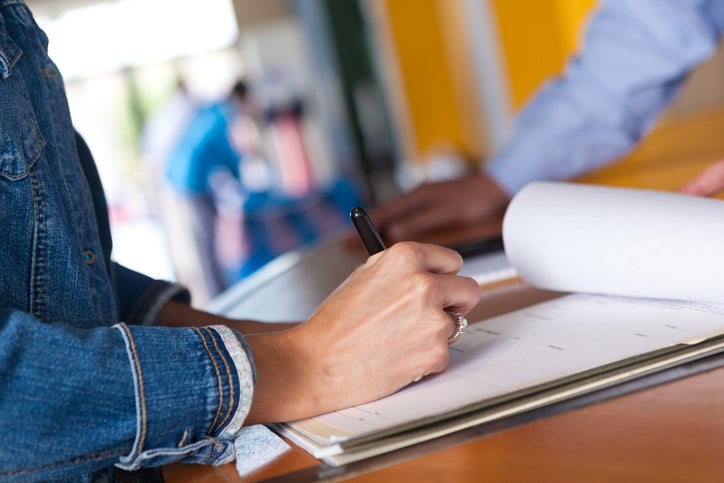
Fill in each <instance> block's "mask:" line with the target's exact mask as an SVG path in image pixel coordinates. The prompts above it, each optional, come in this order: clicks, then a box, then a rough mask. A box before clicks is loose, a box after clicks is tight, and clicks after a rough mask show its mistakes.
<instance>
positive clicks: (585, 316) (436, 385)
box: [291, 294, 724, 445]
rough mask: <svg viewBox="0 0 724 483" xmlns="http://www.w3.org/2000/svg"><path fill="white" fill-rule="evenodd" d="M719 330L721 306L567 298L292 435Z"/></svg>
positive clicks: (322, 434)
mask: <svg viewBox="0 0 724 483" xmlns="http://www.w3.org/2000/svg"><path fill="white" fill-rule="evenodd" d="M722 331H724V305H714V304H701V303H686V302H672V301H662V300H656V299H634V298H628V297H609V296H597V295H585V294H576V295H567V296H564V297H561V298H558V299H554V300H551V301H548V302H543V303H541V304H537V305H534V306H531V307H527V308H525V309H521V310H517V311H515V312H511V313H508V314H504V315H502V316H498V317H495V318H492V319H488V320H485V321H480V322H477V323H475V324H471V326H470V328H469V330H468V331H467V332H466V333H465V334H464V336H463V337H461V338H460V339H459V341H458V342H457V343H456V344H454V345H452V346H450V364H449V366H448V368H447V370H446V371H445V372H443V373H441V374H438V375H434V376H431V377H427V378H425V379H423V380H422V381H421V382H420V383H417V384H412V385H410V386H408V387H406V388H405V389H403V390H401V391H399V392H397V393H395V394H393V395H391V396H388V397H386V398H383V399H380V400H378V401H374V402H371V403H369V404H364V405H361V406H357V407H353V408H349V409H343V410H341V411H336V412H334V413H330V414H325V415H322V416H319V417H316V418H311V419H308V420H305V421H298V422H295V423H292V424H291V427H292V428H293V429H294V430H296V431H298V432H300V433H301V434H304V435H305V436H306V437H308V438H310V439H312V440H315V441H316V442H318V443H320V444H322V445H325V444H333V443H336V442H343V441H345V440H348V439H351V438H355V437H359V436H362V435H365V434H369V433H374V432H378V431H382V430H385V429H389V428H393V427H395V426H399V425H400V424H404V423H408V422H412V421H416V420H420V419H424V418H427V417H430V416H433V415H438V414H444V413H446V412H449V411H452V410H454V409H456V408H460V407H463V406H466V405H468V404H472V403H476V402H479V401H483V400H485V399H490V398H493V397H496V396H501V395H504V394H509V393H511V392H514V391H517V390H520V389H523V388H526V387H531V386H534V385H536V384H541V383H545V382H549V381H554V380H557V379H560V378H563V377H568V376H570V375H572V374H577V373H581V372H583V371H587V370H591V369H593V368H596V367H600V366H603V365H605V364H610V363H615V362H618V361H621V360H624V359H627V358H630V357H633V356H637V355H640V354H645V353H649V352H653V351H656V350H659V349H662V348H666V347H670V346H672V345H675V344H682V343H688V344H691V343H696V342H700V341H701V340H702V339H705V338H708V337H710V336H712V335H714V334H718V333H721V332H722Z"/></svg>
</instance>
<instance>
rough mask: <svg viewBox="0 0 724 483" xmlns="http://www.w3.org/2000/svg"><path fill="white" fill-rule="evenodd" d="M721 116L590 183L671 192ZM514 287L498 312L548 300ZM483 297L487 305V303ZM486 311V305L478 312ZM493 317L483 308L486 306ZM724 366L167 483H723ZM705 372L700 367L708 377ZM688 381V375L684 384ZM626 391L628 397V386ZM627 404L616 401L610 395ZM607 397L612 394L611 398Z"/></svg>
mask: <svg viewBox="0 0 724 483" xmlns="http://www.w3.org/2000/svg"><path fill="white" fill-rule="evenodd" d="M722 133H724V111H715V112H710V113H705V114H702V115H699V116H694V117H691V118H689V119H682V120H677V121H669V122H667V123H666V124H664V125H662V126H660V128H659V129H657V130H656V131H655V132H654V134H653V135H652V136H650V138H649V139H648V140H647V141H646V143H644V144H643V145H642V147H640V148H639V149H638V150H637V151H636V152H634V153H633V154H632V155H631V156H629V158H628V159H626V160H625V161H624V162H623V163H621V164H618V165H616V166H613V167H610V168H608V169H605V170H602V171H600V172H598V173H595V174H593V175H589V176H586V177H584V178H582V181H585V182H591V183H601V184H610V185H617V186H631V187H643V188H658V189H665V190H675V189H677V188H678V187H679V186H681V185H682V184H684V183H685V182H686V181H687V180H689V179H690V178H692V177H693V176H695V175H696V174H698V173H699V172H701V171H702V170H703V169H704V168H705V167H706V166H707V165H709V164H710V163H712V162H714V161H716V160H718V159H720V158H721V157H722V156H724V136H723V135H722ZM516 290H518V288H516V286H508V287H505V286H504V287H495V288H493V289H491V291H490V292H489V293H488V296H489V297H495V298H496V300H497V301H498V302H496V304H497V305H496V307H497V308H496V307H493V308H488V309H487V310H503V309H505V304H506V303H511V301H513V300H515V304H516V305H518V304H520V303H521V300H522V299H521V297H523V299H525V298H526V297H528V298H529V299H526V300H528V301H529V302H534V301H536V299H537V298H539V297H543V298H544V297H546V296H547V294H543V293H540V292H536V291H531V290H529V289H527V288H520V290H522V291H518V292H516ZM485 302H486V295H485V293H484V296H483V303H482V304H481V306H484V305H487V304H485ZM476 310H478V309H476ZM482 310H486V309H482ZM720 364H721V361H720V360H708V361H706V360H705V361H702V362H700V363H697V364H696V365H695V366H693V367H691V368H681V369H679V370H678V371H677V372H674V373H672V374H670V376H671V377H672V378H674V379H675V380H673V381H670V382H667V383H665V384H660V383H661V382H665V379H666V377H669V376H662V377H661V378H660V379H656V378H652V379H651V380H650V382H649V383H647V384H649V385H651V387H648V388H646V389H641V390H637V391H635V392H631V393H628V394H625V395H619V394H616V393H615V391H614V392H612V393H610V394H604V395H602V396H600V397H599V399H601V398H603V399H604V400H596V399H595V398H594V399H590V400H588V401H581V402H580V403H579V404H574V405H573V406H574V407H575V408H574V409H570V408H568V409H569V410H565V411H562V410H556V409H555V408H552V409H551V410H550V411H547V412H545V411H544V412H542V413H538V415H533V416H530V417H528V418H518V419H517V420H511V421H507V422H504V423H501V424H499V425H497V426H492V427H486V428H473V429H472V430H470V431H466V432H464V433H462V434H459V435H452V436H451V437H447V438H444V439H442V440H436V441H433V442H429V443H426V444H425V445H422V446H420V447H415V448H411V449H408V450H404V451H402V452H399V453H396V454H392V455H387V456H384V457H381V458H377V459H375V460H372V461H369V462H367V463H365V462H361V463H358V464H355V465H352V466H350V467H348V468H346V469H342V472H341V473H339V474H338V473H336V472H335V471H331V469H329V468H325V466H324V465H321V464H320V462H319V461H317V460H316V459H314V458H312V457H311V456H310V455H309V454H307V453H306V452H304V451H302V450H300V449H298V448H293V449H292V451H291V452H289V453H287V454H286V455H284V456H283V457H281V458H280V459H278V460H277V461H275V462H273V463H272V464H270V465H269V466H268V467H266V468H264V469H262V470H261V471H259V472H258V473H256V474H253V475H252V476H251V477H249V478H247V479H245V480H242V479H241V478H239V475H238V473H237V472H236V468H235V466H234V464H228V465H225V466H221V467H207V466H197V465H193V466H192V465H179V464H176V465H170V466H167V467H165V468H164V470H163V474H164V479H165V481H166V482H169V483H173V482H211V481H223V482H238V481H265V480H270V481H295V482H299V481H318V480H321V479H325V478H326V479H331V480H334V479H347V480H349V481H356V482H381V481H415V482H416V483H424V482H439V481H455V482H468V481H469V482H473V481H474V482H478V481H506V482H519V481H520V482H522V481H526V482H529V481H537V482H547V481H551V482H552V481H555V482H560V481H586V482H599V481H601V482H611V481H616V482H624V481H637V482H639V481H657V482H665V481H697V482H705V481H721V480H722V478H723V477H722V475H724V457H722V455H724V368H717V367H718V366H720ZM702 370H704V371H703V372H702ZM684 376H687V377H684ZM622 391H625V389H622ZM612 396H619V397H612ZM609 397H611V398H609Z"/></svg>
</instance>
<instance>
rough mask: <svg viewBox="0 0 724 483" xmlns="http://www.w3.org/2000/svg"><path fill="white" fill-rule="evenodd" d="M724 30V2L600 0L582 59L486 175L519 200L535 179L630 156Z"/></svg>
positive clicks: (517, 127)
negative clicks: (525, 187)
mask: <svg viewBox="0 0 724 483" xmlns="http://www.w3.org/2000/svg"><path fill="white" fill-rule="evenodd" d="M723 27H724V1H721V0H609V1H605V2H602V4H601V5H600V7H599V9H598V11H597V12H596V13H595V14H594V15H593V17H592V18H591V20H590V23H589V25H588V28H587V30H586V34H585V38H584V45H583V49H582V51H581V54H580V55H578V56H577V57H575V58H574V59H573V60H572V61H571V62H570V63H569V64H568V66H567V68H566V72H565V73H564V75H563V76H561V77H560V78H556V79H552V80H551V81H549V82H548V83H547V85H545V86H544V87H543V88H542V90H541V91H540V92H539V93H538V94H537V95H536V96H535V97H534V99H533V101H532V102H531V103H530V104H529V105H528V106H527V107H526V108H525V109H524V110H523V111H522V113H521V115H520V116H519V117H518V119H517V120H516V122H515V124H514V126H513V131H512V133H511V136H510V139H509V140H508V142H507V143H506V144H505V145H504V146H503V148H502V149H501V150H500V152H499V153H497V154H496V155H495V156H494V157H493V158H492V159H491V161H490V163H488V164H487V166H485V167H484V168H483V169H484V170H486V171H487V172H488V173H489V174H490V175H491V176H492V177H493V178H494V179H495V180H496V181H497V182H498V183H499V184H500V185H501V186H502V187H503V188H504V189H505V190H506V191H507V192H508V194H510V195H513V194H515V193H516V192H517V191H518V190H520V189H521V188H522V187H523V186H525V185H526V184H527V183H529V182H531V181H535V180H563V179H570V178H573V177H575V176H578V175H581V174H584V173H587V172H589V171H591V170H593V169H595V168H598V167H601V166H603V165H604V164H606V163H609V162H611V161H613V160H615V159H617V158H619V157H621V156H623V155H625V154H626V153H628V152H629V151H630V150H631V149H632V148H633V147H634V146H635V145H636V143H637V142H638V141H639V140H640V139H641V138H642V136H644V135H646V134H647V133H648V132H649V131H650V129H651V128H652V126H653V125H654V123H655V122H656V120H657V118H658V116H659V114H660V113H661V112H662V111H663V110H664V108H665V107H666V106H667V105H668V104H669V103H670V102H671V100H672V99H673V97H674V96H675V94H676V93H677V92H678V91H679V88H680V87H681V85H682V83H683V81H684V79H685V77H686V75H687V74H688V73H689V72H690V71H691V70H692V69H693V68H695V67H696V66H698V65H699V64H701V63H702V62H703V61H705V60H707V59H708V58H709V57H710V56H711V55H712V54H713V53H714V52H715V51H716V49H717V47H718V41H719V37H720V35H721V32H722V28H723Z"/></svg>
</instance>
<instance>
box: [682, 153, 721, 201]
mask: <svg viewBox="0 0 724 483" xmlns="http://www.w3.org/2000/svg"><path fill="white" fill-rule="evenodd" d="M722 190H724V160H720V161H718V162H716V163H714V164H712V165H711V166H709V167H708V168H707V169H706V170H704V172H703V173H701V174H700V175H699V176H698V177H697V178H695V179H694V180H692V181H691V182H689V183H688V184H687V185H686V186H684V187H683V188H681V192H682V193H687V194H690V195H698V196H712V195H715V194H717V193H719V192H720V191H722Z"/></svg>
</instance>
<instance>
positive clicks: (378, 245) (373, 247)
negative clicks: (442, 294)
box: [349, 206, 468, 345]
mask: <svg viewBox="0 0 724 483" xmlns="http://www.w3.org/2000/svg"><path fill="white" fill-rule="evenodd" d="M349 216H350V218H351V219H352V224H353V225H354V227H355V229H356V230H357V233H358V234H359V237H360V239H361V240H362V244H363V245H364V247H365V249H366V250H367V254H368V255H370V256H372V255H374V254H376V253H379V252H381V251H382V250H384V249H385V244H384V242H383V241H382V237H381V236H380V233H379V232H378V231H377V229H376V228H375V226H374V224H373V223H372V220H371V219H370V217H369V215H368V214H367V212H366V211H365V209H364V208H362V207H361V206H358V207H356V208H354V209H352V211H351V212H350V214H349ZM447 313H448V314H449V315H450V317H451V318H452V320H453V326H454V327H453V333H452V334H451V335H450V336H449V337H448V339H447V343H448V345H450V344H453V343H455V342H456V341H457V340H458V339H459V338H460V336H461V335H462V334H463V333H464V332H465V329H466V328H467V326H468V321H467V319H465V317H464V316H463V315H462V314H461V313H459V312H452V311H447Z"/></svg>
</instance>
